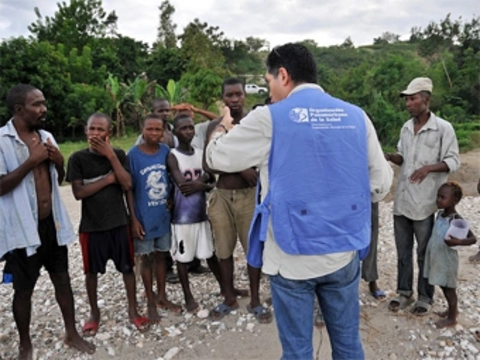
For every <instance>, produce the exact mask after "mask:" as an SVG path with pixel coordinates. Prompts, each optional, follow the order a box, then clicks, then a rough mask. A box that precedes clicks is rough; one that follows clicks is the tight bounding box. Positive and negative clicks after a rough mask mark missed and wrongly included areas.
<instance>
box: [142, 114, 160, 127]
mask: <svg viewBox="0 0 480 360" xmlns="http://www.w3.org/2000/svg"><path fill="white" fill-rule="evenodd" d="M149 119H155V120H160V121H161V122H162V123H163V124H164V121H163V119H162V117H161V116H160V115H158V114H154V113H150V114H147V116H145V118H144V119H143V121H142V124H145V121H147V120H149ZM164 125H165V124H164Z"/></svg>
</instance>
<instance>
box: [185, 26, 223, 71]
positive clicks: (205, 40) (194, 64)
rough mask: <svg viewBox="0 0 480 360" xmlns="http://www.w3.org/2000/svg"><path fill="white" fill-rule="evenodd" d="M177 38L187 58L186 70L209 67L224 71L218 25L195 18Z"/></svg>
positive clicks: (221, 36)
mask: <svg viewBox="0 0 480 360" xmlns="http://www.w3.org/2000/svg"><path fill="white" fill-rule="evenodd" d="M179 39H180V40H181V43H182V46H181V49H182V54H183V57H184V58H185V59H186V60H187V64H186V69H187V71H190V72H193V71H195V70H197V69H202V68H209V69H212V70H213V71H217V72H219V73H225V71H224V70H223V69H224V64H225V58H224V56H223V54H222V51H221V49H220V46H221V45H224V38H223V32H221V31H220V29H219V28H218V26H215V27H213V26H209V25H208V24H207V23H202V22H200V20H198V19H195V20H194V21H193V22H191V23H189V24H188V25H187V26H186V27H185V29H184V31H183V34H182V35H180V36H179Z"/></svg>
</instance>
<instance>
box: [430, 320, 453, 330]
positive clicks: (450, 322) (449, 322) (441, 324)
mask: <svg viewBox="0 0 480 360" xmlns="http://www.w3.org/2000/svg"><path fill="white" fill-rule="evenodd" d="M455 325H457V320H452V319H449V318H446V319H442V320H438V321H436V322H435V326H436V327H437V329H442V328H446V327H454V326H455Z"/></svg>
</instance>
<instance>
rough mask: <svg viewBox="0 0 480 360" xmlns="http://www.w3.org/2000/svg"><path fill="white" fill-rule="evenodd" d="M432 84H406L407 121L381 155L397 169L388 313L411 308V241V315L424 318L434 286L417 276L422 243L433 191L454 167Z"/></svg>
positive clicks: (452, 141) (448, 129)
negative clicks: (393, 276) (393, 284)
mask: <svg viewBox="0 0 480 360" xmlns="http://www.w3.org/2000/svg"><path fill="white" fill-rule="evenodd" d="M432 90H433V85H432V80H430V79H429V78H425V77H420V78H416V79H414V80H412V81H411V82H410V84H408V87H407V89H406V90H404V91H402V93H401V94H400V96H401V97H403V98H404V99H405V104H406V107H407V111H408V112H409V114H410V115H411V116H412V118H411V119H410V120H408V121H407V122H406V123H405V124H404V125H403V127H402V130H401V131H400V140H399V142H398V146H397V148H398V151H397V153H396V154H385V158H386V159H387V160H388V161H391V162H392V163H394V164H396V165H398V166H400V173H399V177H398V184H397V188H396V191H395V201H394V205H393V215H394V216H393V218H394V233H395V244H396V247H397V271H398V273H397V294H398V296H396V297H395V298H393V299H392V300H391V301H390V304H389V309H390V310H391V311H398V310H399V309H405V308H406V307H407V306H408V305H410V304H411V303H413V301H414V297H413V244H414V241H413V237H414V235H415V238H416V239H417V264H418V283H417V291H418V299H417V302H416V303H415V304H414V305H413V307H412V313H413V314H415V315H418V316H421V315H426V314H428V312H429V310H430V306H431V304H432V302H433V292H434V287H433V286H431V285H430V284H428V279H426V278H424V277H423V264H424V258H425V251H426V249H427V244H428V240H429V239H430V235H431V232H432V228H433V223H434V213H435V211H436V210H437V206H436V198H437V195H436V194H437V190H438V188H439V187H440V185H442V184H443V183H444V182H445V181H446V180H447V177H448V173H450V172H454V171H456V170H457V169H458V168H459V166H460V158H459V154H458V143H457V138H456V136H455V131H454V129H453V127H452V125H451V124H450V123H449V122H447V121H445V120H443V119H441V118H439V117H437V116H435V114H433V113H432V112H431V111H430V109H429V105H430V97H431V94H432Z"/></svg>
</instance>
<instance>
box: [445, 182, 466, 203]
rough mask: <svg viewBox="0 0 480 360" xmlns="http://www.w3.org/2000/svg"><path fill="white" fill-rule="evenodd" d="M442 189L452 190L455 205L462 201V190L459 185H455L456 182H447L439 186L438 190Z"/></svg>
mask: <svg viewBox="0 0 480 360" xmlns="http://www.w3.org/2000/svg"><path fill="white" fill-rule="evenodd" d="M443 187H449V188H450V189H452V192H453V198H454V199H455V201H456V202H455V203H456V204H458V203H459V202H460V200H462V197H463V189H462V187H461V186H460V184H459V183H457V182H456V181H447V182H446V183H445V184H443V185H442V186H440V188H443Z"/></svg>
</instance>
